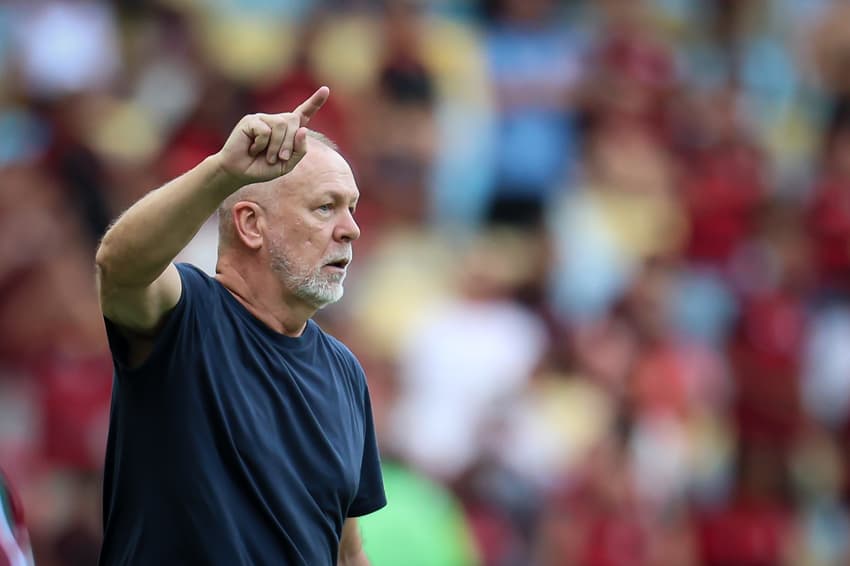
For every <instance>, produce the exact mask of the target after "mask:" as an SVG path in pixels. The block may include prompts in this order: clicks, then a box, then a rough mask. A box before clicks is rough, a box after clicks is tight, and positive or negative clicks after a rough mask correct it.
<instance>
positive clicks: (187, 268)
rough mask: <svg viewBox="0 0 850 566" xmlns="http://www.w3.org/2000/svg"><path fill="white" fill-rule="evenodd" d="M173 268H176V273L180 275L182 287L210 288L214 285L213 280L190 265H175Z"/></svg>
mask: <svg viewBox="0 0 850 566" xmlns="http://www.w3.org/2000/svg"><path fill="white" fill-rule="evenodd" d="M174 266H175V267H176V268H177V272H178V273H180V279H181V280H182V281H183V284H184V285H190V286H192V287H206V288H212V287H213V285H214V284H215V279H213V278H212V277H210V276H209V275H207V274H206V273H205V272H204V271H203V270H202V269H200V268H199V267H197V266H194V265H192V264H191V263H175V264H174Z"/></svg>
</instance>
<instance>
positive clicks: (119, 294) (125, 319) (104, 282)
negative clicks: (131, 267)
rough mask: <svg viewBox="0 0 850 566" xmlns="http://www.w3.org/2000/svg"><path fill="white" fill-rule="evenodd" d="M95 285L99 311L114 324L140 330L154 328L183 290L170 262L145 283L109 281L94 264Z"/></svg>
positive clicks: (172, 306)
mask: <svg viewBox="0 0 850 566" xmlns="http://www.w3.org/2000/svg"><path fill="white" fill-rule="evenodd" d="M97 286H98V293H99V296H100V308H101V310H102V311H103V315H104V316H105V317H106V318H108V319H109V320H110V321H112V322H113V323H115V324H116V325H118V326H120V327H123V328H126V329H128V330H132V331H134V332H137V333H140V334H150V333H151V332H153V331H155V330H156V328H157V326H159V323H160V322H161V321H162V319H163V317H164V316H165V315H166V314H167V313H168V312H169V311H170V310H171V309H173V308H174V306H175V305H176V304H177V302H178V301H179V300H180V294H181V293H182V291H183V284H182V282H181V280H180V273H179V272H178V271H177V267H175V265H174V264H173V263H169V264H168V267H166V268H165V271H163V272H162V273H161V274H160V276H159V277H157V278H156V279H155V280H154V281H153V282H152V283H150V284H149V285H145V286H129V285H117V284H112V283H111V282H110V281H109V279H108V277H104V275H103V273H102V271H101V270H100V268H98V270H97Z"/></svg>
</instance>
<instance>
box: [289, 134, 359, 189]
mask: <svg viewBox="0 0 850 566" xmlns="http://www.w3.org/2000/svg"><path fill="white" fill-rule="evenodd" d="M310 142H311V143H310V145H309V151H308V152H307V155H305V156H304V158H303V159H302V160H301V161H300V162H299V163H298V165H296V167H295V169H293V170H292V172H291V173H289V174H288V175H286V176H285V177H283V181H284V182H283V183H282V189H283V190H282V193H283V194H282V197H283V198H287V197H288V196H291V197H293V198H296V199H310V198H315V197H319V196H323V195H328V194H331V195H333V196H334V197H335V198H342V199H345V200H349V201H350V200H356V199H357V198H358V197H359V196H360V192H359V191H358V189H357V183H356V182H355V180H354V174H353V173H352V171H351V167H350V166H349V165H348V162H346V161H345V159H344V158H343V157H342V156H341V155H340V154H339V153H337V152H336V151H334V150H332V149H331V148H329V147H327V146H326V145H324V144H322V143H320V142H317V141H315V140H310Z"/></svg>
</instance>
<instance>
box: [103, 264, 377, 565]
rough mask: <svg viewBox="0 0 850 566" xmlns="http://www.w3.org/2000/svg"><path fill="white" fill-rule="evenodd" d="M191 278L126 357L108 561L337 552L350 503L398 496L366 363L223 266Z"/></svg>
mask: <svg viewBox="0 0 850 566" xmlns="http://www.w3.org/2000/svg"><path fill="white" fill-rule="evenodd" d="M177 268H178V270H179V272H180V276H181V278H182V282H183V292H182V295H181V297H180V301H179V302H178V303H177V306H176V307H175V308H174V309H173V310H172V311H171V313H170V314H169V315H168V318H167V319H166V322H165V324H164V326H163V328H162V329H161V331H160V332H159V333H158V335H157V338H156V343H155V345H154V349H153V352H152V353H151V354H150V356H149V357H148V358H147V359H146V360H145V361H144V363H142V365H140V366H139V367H136V368H130V367H128V365H127V353H128V352H127V342H126V340H125V339H124V338H123V336H122V334H121V332H120V331H119V330H118V329H117V328H116V327H115V326H113V325H112V323H111V322H109V321H108V320H107V321H106V326H107V334H108V336H109V343H110V348H111V349H112V353H113V360H114V364H115V379H114V384H113V393H112V411H111V415H110V428H109V440H108V445H107V452H106V466H105V471H104V474H105V477H104V542H103V547H102V550H101V556H100V564H101V565H110V566H111V565H125V564H133V565H136V564H138V565H144V566H150V565H152V564H157V565H163V566H166V565H172V564H199V565H200V564H203V565H207V564H209V565H215V564H221V565H227V566H237V565H243V564H244V565H252V566H259V565H266V564H268V565H281V564H287V565H289V564H291V565H309V566H320V565H335V564H336V560H337V551H338V547H339V539H340V536H341V533H342V524H343V521H344V520H345V518H346V517H354V516H358V515H364V514H366V513H370V512H372V511H375V510H377V509H379V508H381V507H382V506H384V505H385V504H386V499H385V496H384V488H383V482H382V479H381V472H380V462H379V459H378V449H377V444H376V441H375V433H374V427H373V423H372V411H371V406H370V403H369V393H368V389H367V387H366V379H365V376H364V374H363V370H362V368H361V367H360V364H359V363H358V362H357V360H356V358H355V357H354V355H353V354H352V353H351V352H350V351H349V350H348V348H346V347H345V346H344V345H343V344H342V343H340V342H339V341H338V340H336V339H334V338H332V337H331V336H329V335H327V334H325V333H324V332H323V331H322V330H321V329H320V328H319V326H318V325H317V324H316V323H314V322H313V321H309V322H308V323H307V327H306V329H305V330H304V333H303V334H302V335H301V336H300V337H298V338H292V337H288V336H284V335H282V334H279V333H277V332H274V331H273V330H272V329H270V328H269V327H268V326H266V325H265V324H263V323H262V322H260V321H259V320H258V319H257V318H256V317H254V316H253V315H252V314H251V313H250V311H248V310H247V309H246V308H245V307H244V306H243V305H242V304H241V303H240V302H239V301H238V300H236V298H235V297H233V295H231V294H230V292H229V291H228V290H227V289H226V288H225V287H224V286H223V285H221V284H220V283H219V282H218V281H216V280H215V279H213V278H211V277H209V276H207V275H206V274H204V273H203V272H201V271H200V270H198V269H197V268H195V267H192V266H189V265H185V264H180V265H178V266H177Z"/></svg>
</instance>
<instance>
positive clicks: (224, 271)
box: [216, 258, 317, 337]
mask: <svg viewBox="0 0 850 566" xmlns="http://www.w3.org/2000/svg"><path fill="white" fill-rule="evenodd" d="M216 279H217V280H218V282H219V283H221V284H222V285H224V287H225V288H226V289H227V290H228V291H230V293H231V294H232V295H233V296H234V297H236V300H237V301H239V302H240V303H242V305H243V306H244V307H245V308H246V309H248V311H249V312H250V313H251V314H253V315H254V316H255V317H257V319H259V320H260V321H261V322H263V323H264V324H265V325H266V326H268V327H269V328H271V329H272V330H274V331H275V332H278V333H280V334H283V335H285V336H292V337H298V336H301V334H302V333H303V332H304V328H306V326H307V321H308V320H309V319H310V318H312V317H313V315H314V314H316V310H317V309H316V308H315V307H313V306H311V305H306V304H304V302H303V301H301V300H299V299H297V298H296V297H295V296H293V295H292V293H291V292H289V291H287V290H286V289H284V288H283V285H282V284H281V283H280V281H279V280H278V279H277V277H275V276H274V274H273V273H272V272H271V270H269V269H262V270H261V269H258V268H257V266H255V265H252V264H248V263H247V262H245V263H240V264H237V263H234V262H233V261H231V260H228V259H226V258H219V261H218V264H217V265H216Z"/></svg>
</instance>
